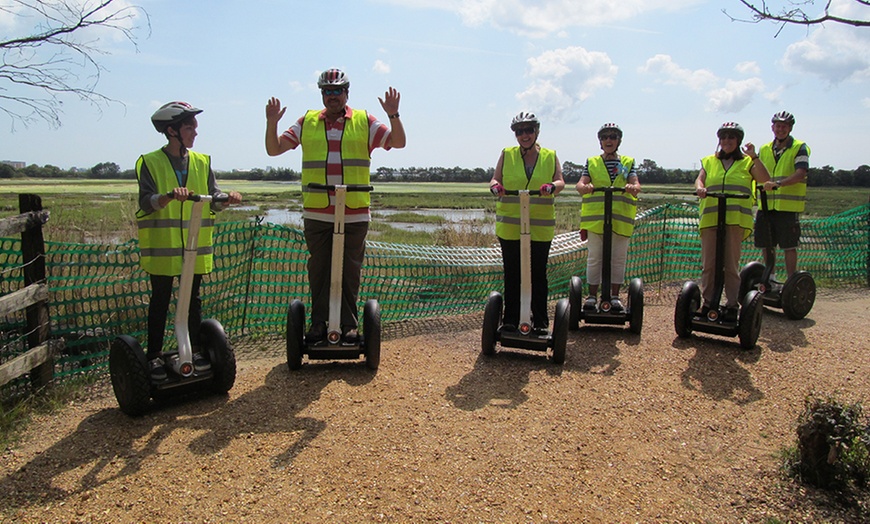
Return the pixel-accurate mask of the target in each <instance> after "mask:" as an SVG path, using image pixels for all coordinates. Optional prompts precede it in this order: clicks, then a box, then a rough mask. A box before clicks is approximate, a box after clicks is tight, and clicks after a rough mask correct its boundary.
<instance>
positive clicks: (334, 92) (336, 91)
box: [320, 87, 345, 96]
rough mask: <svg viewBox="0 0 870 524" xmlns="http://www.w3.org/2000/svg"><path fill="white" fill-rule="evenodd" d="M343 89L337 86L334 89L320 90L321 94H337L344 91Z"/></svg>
mask: <svg viewBox="0 0 870 524" xmlns="http://www.w3.org/2000/svg"><path fill="white" fill-rule="evenodd" d="M344 91H345V89H344V88H343V87H339V88H336V89H321V90H320V92H321V93H322V94H323V96H338V95H340V94H342V93H344Z"/></svg>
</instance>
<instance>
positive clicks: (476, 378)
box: [445, 351, 561, 411]
mask: <svg viewBox="0 0 870 524" xmlns="http://www.w3.org/2000/svg"><path fill="white" fill-rule="evenodd" d="M541 370H544V371H547V372H551V373H561V368H560V367H559V366H556V365H554V364H553V363H552V362H550V361H549V359H547V357H546V356H545V355H544V353H539V352H534V353H533V352H525V351H499V352H498V353H496V354H495V355H493V356H486V355H482V354H481V355H478V357H477V360H476V361H475V362H474V367H473V368H472V369H471V371H470V372H469V373H468V374H466V375H465V376H464V377H462V378H461V379H460V380H459V383H457V384H456V385H454V386H448V387H447V388H446V390H445V396H446V397H447V400H449V401H450V402H451V403H452V404H453V405H454V406H456V407H457V408H459V409H462V410H465V411H475V410H478V409H482V408H485V407H487V406H495V407H500V408H505V409H514V408H516V407H518V406H519V405H520V404H522V403H523V402H525V401H526V400H528V398H529V397H528V395H527V394H526V393H525V391H523V390H524V389H525V388H526V386H527V385H528V384H529V376H530V375H531V374H532V373H534V372H536V371H541Z"/></svg>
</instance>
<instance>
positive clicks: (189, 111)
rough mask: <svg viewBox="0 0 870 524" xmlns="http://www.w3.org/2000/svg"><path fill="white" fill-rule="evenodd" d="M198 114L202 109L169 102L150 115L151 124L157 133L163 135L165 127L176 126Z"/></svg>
mask: <svg viewBox="0 0 870 524" xmlns="http://www.w3.org/2000/svg"><path fill="white" fill-rule="evenodd" d="M200 113H202V109H197V108H195V107H193V106H192V105H190V104H188V103H187V102H169V103H168V104H163V105H162V106H160V109H158V110H157V111H155V112H154V114H153V115H151V123H152V124H154V129H156V130H157V131H158V132H159V133H165V132H166V128H167V127H170V126H174V125H178V124H180V123H182V122H184V121H185V120H187V119H188V118H190V117H192V116H196V115H198V114H200Z"/></svg>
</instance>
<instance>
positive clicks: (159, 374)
mask: <svg viewBox="0 0 870 524" xmlns="http://www.w3.org/2000/svg"><path fill="white" fill-rule="evenodd" d="M148 367H149V368H150V373H151V382H163V381H164V380H166V379H167V378H169V375H167V374H166V368H165V367H164V366H163V359H162V358H160V357H155V358H152V359H151V360H149V361H148Z"/></svg>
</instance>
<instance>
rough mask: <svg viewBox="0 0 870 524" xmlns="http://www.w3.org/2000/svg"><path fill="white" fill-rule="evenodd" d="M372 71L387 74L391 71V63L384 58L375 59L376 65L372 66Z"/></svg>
mask: <svg viewBox="0 0 870 524" xmlns="http://www.w3.org/2000/svg"><path fill="white" fill-rule="evenodd" d="M372 71H374V72H375V73H380V74H387V73H389V72H390V64H387V63H385V62H384V61H383V60H375V65H374V66H372Z"/></svg>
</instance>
